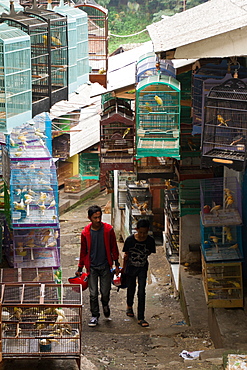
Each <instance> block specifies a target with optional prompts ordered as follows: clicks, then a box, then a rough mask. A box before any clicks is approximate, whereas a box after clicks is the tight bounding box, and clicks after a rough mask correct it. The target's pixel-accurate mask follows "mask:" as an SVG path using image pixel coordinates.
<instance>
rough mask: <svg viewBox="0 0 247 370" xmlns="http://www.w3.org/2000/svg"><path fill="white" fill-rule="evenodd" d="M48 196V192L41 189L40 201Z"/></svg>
mask: <svg viewBox="0 0 247 370" xmlns="http://www.w3.org/2000/svg"><path fill="white" fill-rule="evenodd" d="M46 198H47V194H46V193H43V192H42V191H41V193H40V197H39V202H44V201H45V200H46Z"/></svg>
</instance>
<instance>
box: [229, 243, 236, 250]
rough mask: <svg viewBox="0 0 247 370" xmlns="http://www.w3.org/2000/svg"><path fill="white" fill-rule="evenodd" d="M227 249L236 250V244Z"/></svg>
mask: <svg viewBox="0 0 247 370" xmlns="http://www.w3.org/2000/svg"><path fill="white" fill-rule="evenodd" d="M228 249H238V243H236V244H233V245H231V246H230V247H229V248H228Z"/></svg>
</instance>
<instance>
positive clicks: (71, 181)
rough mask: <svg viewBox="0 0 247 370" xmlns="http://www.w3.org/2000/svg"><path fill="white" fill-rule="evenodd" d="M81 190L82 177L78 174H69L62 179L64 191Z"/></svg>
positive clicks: (73, 191) (75, 191) (76, 191)
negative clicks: (66, 177)
mask: <svg viewBox="0 0 247 370" xmlns="http://www.w3.org/2000/svg"><path fill="white" fill-rule="evenodd" d="M81 190H82V179H81V176H80V175H76V176H71V177H69V178H68V179H65V180H64V192H65V193H79V192H80V191H81Z"/></svg>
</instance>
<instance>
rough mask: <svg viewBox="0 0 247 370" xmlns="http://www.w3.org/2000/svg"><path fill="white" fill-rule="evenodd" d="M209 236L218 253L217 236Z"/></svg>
mask: <svg viewBox="0 0 247 370" xmlns="http://www.w3.org/2000/svg"><path fill="white" fill-rule="evenodd" d="M209 238H210V239H212V242H213V243H214V244H215V248H216V252H217V253H219V246H218V241H219V238H218V237H217V236H215V235H212V236H210V237H209Z"/></svg>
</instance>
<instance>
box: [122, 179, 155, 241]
mask: <svg viewBox="0 0 247 370" xmlns="http://www.w3.org/2000/svg"><path fill="white" fill-rule="evenodd" d="M126 184H127V203H126V206H127V208H128V211H129V212H127V215H129V216H128V219H129V232H130V234H132V233H133V232H134V231H135V229H136V226H137V222H138V220H140V219H148V220H149V221H150V233H152V221H153V212H152V194H151V192H150V189H149V184H148V183H147V182H146V181H127V182H126Z"/></svg>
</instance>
